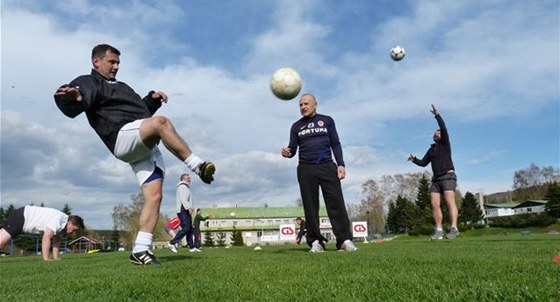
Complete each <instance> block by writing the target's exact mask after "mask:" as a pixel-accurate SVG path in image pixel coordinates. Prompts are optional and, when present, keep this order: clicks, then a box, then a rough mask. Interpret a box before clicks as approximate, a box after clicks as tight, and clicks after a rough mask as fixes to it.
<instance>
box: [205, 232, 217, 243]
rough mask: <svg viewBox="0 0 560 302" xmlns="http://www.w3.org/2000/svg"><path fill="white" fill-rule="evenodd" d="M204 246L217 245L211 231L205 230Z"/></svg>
mask: <svg viewBox="0 0 560 302" xmlns="http://www.w3.org/2000/svg"><path fill="white" fill-rule="evenodd" d="M204 246H215V244H214V238H213V236H212V233H211V232H204Z"/></svg>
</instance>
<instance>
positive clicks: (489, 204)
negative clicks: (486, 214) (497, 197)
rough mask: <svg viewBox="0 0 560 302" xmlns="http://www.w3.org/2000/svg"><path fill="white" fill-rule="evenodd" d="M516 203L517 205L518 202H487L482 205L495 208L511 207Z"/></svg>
mask: <svg viewBox="0 0 560 302" xmlns="http://www.w3.org/2000/svg"><path fill="white" fill-rule="evenodd" d="M517 205H519V202H505V203H487V204H485V205H484V207H485V208H495V209H511V208H513V207H515V206H517Z"/></svg>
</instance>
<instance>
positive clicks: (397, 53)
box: [391, 45, 405, 61]
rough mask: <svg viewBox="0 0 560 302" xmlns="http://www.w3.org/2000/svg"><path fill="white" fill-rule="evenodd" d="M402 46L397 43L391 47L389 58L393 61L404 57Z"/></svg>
mask: <svg viewBox="0 0 560 302" xmlns="http://www.w3.org/2000/svg"><path fill="white" fill-rule="evenodd" d="M404 55H405V53H404V48H403V47H402V46H400V45H397V46H395V47H393V48H391V59H393V60H395V61H400V60H402V59H403V58H404Z"/></svg>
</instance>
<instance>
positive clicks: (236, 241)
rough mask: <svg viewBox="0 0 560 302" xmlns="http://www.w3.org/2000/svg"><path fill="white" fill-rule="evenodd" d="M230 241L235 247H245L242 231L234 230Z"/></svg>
mask: <svg viewBox="0 0 560 302" xmlns="http://www.w3.org/2000/svg"><path fill="white" fill-rule="evenodd" d="M230 240H231V245H233V246H243V244H244V243H243V233H242V232H241V230H237V229H234V230H233V232H232V233H231V237H230Z"/></svg>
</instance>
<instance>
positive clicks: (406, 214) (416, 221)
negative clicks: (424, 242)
mask: <svg viewBox="0 0 560 302" xmlns="http://www.w3.org/2000/svg"><path fill="white" fill-rule="evenodd" d="M418 213H419V209H418V206H416V204H414V203H413V202H411V201H410V200H408V199H407V198H405V197H402V196H400V195H399V196H397V200H396V201H395V203H394V204H393V203H391V204H390V205H389V214H388V215H387V216H388V217H387V226H388V227H389V229H390V230H391V231H392V232H397V233H401V232H405V233H409V232H410V231H411V230H413V229H415V228H418V227H419V226H421V225H422V221H421V220H422V218H421V217H418Z"/></svg>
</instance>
